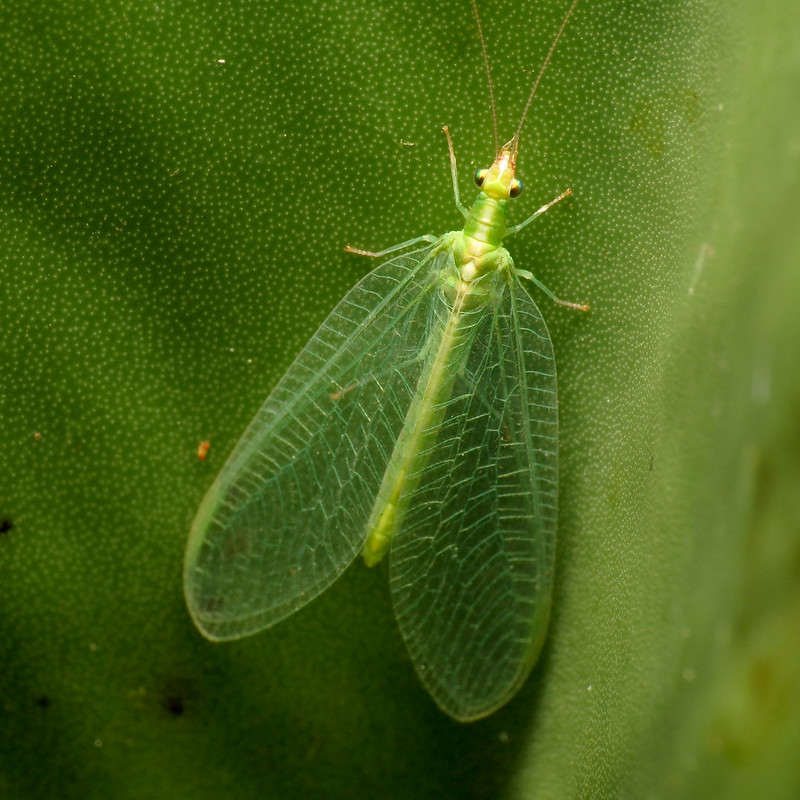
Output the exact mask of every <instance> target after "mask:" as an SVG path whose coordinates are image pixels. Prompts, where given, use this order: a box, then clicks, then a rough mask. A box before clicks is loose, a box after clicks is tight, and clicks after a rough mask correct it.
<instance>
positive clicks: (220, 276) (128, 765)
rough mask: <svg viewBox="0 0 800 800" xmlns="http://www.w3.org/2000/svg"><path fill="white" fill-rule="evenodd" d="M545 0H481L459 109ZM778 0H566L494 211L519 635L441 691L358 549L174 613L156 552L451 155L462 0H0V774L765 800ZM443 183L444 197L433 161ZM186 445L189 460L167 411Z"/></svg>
mask: <svg viewBox="0 0 800 800" xmlns="http://www.w3.org/2000/svg"><path fill="white" fill-rule="evenodd" d="M565 5H566V4H565V3H561V2H554V0H547V1H546V2H545V0H541V1H540V2H537V3H530V2H516V1H515V0H502V1H501V0H486V2H485V3H483V4H482V9H483V16H484V26H485V33H486V38H487V44H488V47H489V51H490V56H491V58H492V61H493V65H494V68H495V80H496V84H497V89H498V106H499V117H500V132H501V136H503V135H505V134H506V133H508V134H509V135H510V133H511V132H512V130H513V126H514V123H515V121H516V118H517V115H518V114H519V112H520V109H521V106H522V104H523V102H524V98H525V95H526V92H527V87H528V86H529V82H530V80H531V76H532V73H533V72H534V71H535V69H536V68H537V67H538V65H539V63H540V62H541V58H542V57H543V55H544V53H545V52H546V50H547V47H548V45H549V43H550V40H551V39H552V36H553V34H554V32H555V30H556V28H557V25H558V20H559V19H560V17H561V15H562V14H563V12H564V11H565ZM799 23H800V12H798V10H797V8H796V5H794V4H792V3H790V2H788V0H769V2H767V3H760V4H748V3H734V4H727V3H721V2H715V1H714V0H685V1H684V2H674V3H663V2H647V1H646V0H641V2H620V1H619V0H586V1H585V2H582V3H581V4H580V5H579V7H578V11H577V13H576V15H575V18H574V20H573V21H572V23H571V25H570V28H569V29H568V31H567V34H566V35H565V38H564V41H563V43H562V45H561V46H560V47H559V50H558V52H557V54H556V57H555V58H554V61H553V64H552V66H551V69H550V71H549V72H548V74H547V76H546V78H545V81H544V82H543V84H542V87H541V92H540V94H539V96H538V97H537V100H536V101H535V103H534V107H533V113H532V117H531V120H530V123H529V126H528V127H527V129H526V132H525V134H524V136H523V140H522V145H521V148H522V155H521V158H520V164H519V173H520V176H521V177H522V179H523V180H524V181H525V184H526V191H525V193H524V194H523V196H522V198H521V199H520V201H518V202H519V203H520V209H522V210H521V211H520V212H519V213H520V215H521V214H522V213H524V212H525V211H528V212H529V211H530V210H532V209H533V208H535V207H536V206H537V205H539V204H541V203H543V202H546V201H547V200H549V199H551V198H552V197H553V196H555V195H556V194H558V192H559V191H561V190H562V189H563V188H564V187H566V186H570V187H571V188H572V189H573V190H574V192H575V197H574V198H573V200H572V201H571V203H570V205H567V204H562V206H563V207H557V208H555V209H553V211H551V212H550V213H548V214H547V215H546V217H544V218H542V219H541V220H539V221H537V223H536V224H535V225H533V226H531V227H530V228H529V229H527V230H526V231H525V233H524V234H523V235H520V236H519V237H517V238H516V240H515V241H513V243H512V245H511V246H512V248H513V252H514V255H515V258H516V260H517V263H518V265H519V266H520V267H521V268H523V269H531V270H533V271H534V272H535V273H536V274H537V275H538V276H539V277H540V278H541V279H542V280H543V281H545V282H546V283H547V284H548V285H549V286H550V287H551V288H552V289H553V290H555V291H556V292H557V293H559V294H560V295H561V296H563V297H567V298H570V299H573V300H579V301H589V302H591V304H592V311H591V312H590V313H589V314H587V315H579V314H575V313H572V312H568V311H566V310H564V309H561V308H557V307H554V306H552V305H551V304H549V303H548V302H547V301H546V299H545V298H537V301H538V302H539V304H540V306H541V307H542V310H543V312H544V315H545V317H546V319H547V320H548V324H549V326H550V330H551V333H552V336H553V341H554V345H555V348H556V356H557V359H558V364H559V380H560V391H561V426H562V431H561V433H562V442H561V460H562V466H561V481H562V490H561V509H562V510H561V521H560V534H559V551H558V568H557V575H556V594H555V610H554V618H553V622H552V625H551V631H550V637H549V640H548V644H547V646H546V649H545V652H544V654H543V658H542V660H541V662H540V664H539V666H538V667H537V668H536V670H535V671H534V673H533V675H532V676H531V679H530V680H529V682H528V684H527V685H526V687H525V688H524V689H523V691H522V692H521V693H520V694H519V695H518V697H517V698H515V700H514V701H513V702H512V703H511V704H510V705H509V706H507V707H506V708H505V709H503V710H501V711H500V712H498V713H497V714H495V715H494V716H492V717H490V718H489V719H487V720H485V721H483V722H480V723H476V724H474V725H458V724H457V723H454V722H452V721H451V720H449V719H448V718H446V717H445V716H444V715H442V714H441V713H440V712H439V711H438V710H437V709H436V707H435V706H434V705H433V703H432V702H431V700H430V698H429V697H428V696H427V695H426V693H425V692H424V690H423V689H422V688H421V687H420V686H419V684H418V682H417V680H416V678H415V676H414V672H413V669H412V667H411V665H410V664H409V663H408V661H407V657H406V655H405V650H404V647H403V644H402V641H401V639H400V637H399V634H398V632H397V629H396V626H395V624H394V619H393V614H392V609H391V603H390V600H389V596H388V586H387V577H386V574H385V570H384V569H381V568H378V569H376V570H367V569H366V568H364V567H363V566H362V565H360V564H357V565H355V566H354V567H353V568H352V569H350V570H349V571H348V572H347V573H346V575H345V576H344V578H343V579H342V580H341V581H340V582H339V583H338V584H337V585H336V586H334V587H333V589H331V590H330V591H329V592H327V593H326V594H325V595H323V596H322V597H321V598H319V600H317V601H315V602H314V603H313V604H312V605H311V606H309V607H308V608H307V609H305V610H303V611H302V612H301V613H299V614H297V615H296V616H295V617H293V618H291V619H290V620H287V621H286V622H285V623H283V624H282V625H280V626H278V627H276V628H275V629H273V630H271V631H269V632H267V633H264V634H262V635H259V636H256V637H252V638H250V639H247V640H244V641H241V642H237V643H232V644H225V645H214V644H211V643H209V642H207V641H205V640H203V639H202V638H201V637H200V635H199V634H198V633H197V631H196V630H195V629H194V628H193V627H192V625H191V622H190V620H189V618H188V615H187V612H186V609H185V606H184V601H183V596H182V585H181V568H182V557H183V548H184V544H185V539H186V534H187V532H188V527H189V524H190V522H191V519H192V516H193V514H194V512H195V510H196V508H197V505H198V503H199V501H200V499H201V498H202V496H203V493H204V491H205V489H206V488H207V487H208V485H209V484H210V482H211V480H212V479H213V477H214V475H215V474H216V471H217V470H218V469H219V467H220V466H221V465H222V463H223V461H224V459H225V457H226V455H227V454H228V452H230V449H231V448H232V446H233V445H234V444H235V442H236V439H237V438H238V436H239V435H240V434H241V432H242V431H243V429H244V427H245V425H246V424H247V422H248V421H249V419H250V417H251V416H252V415H253V413H254V412H255V411H256V410H257V408H258V407H259V405H260V404H261V402H262V401H263V399H264V398H265V397H266V395H267V393H268V392H269V390H270V388H271V387H272V386H273V385H274V383H275V382H276V380H277V379H278V378H279V377H280V375H281V373H282V372H283V370H284V369H285V368H286V366H287V365H288V364H289V363H290V362H291V360H292V358H293V357H294V355H295V354H296V352H297V351H298V350H299V349H300V348H301V347H302V345H303V343H304V342H305V341H306V339H307V338H308V337H309V336H310V334H311V333H312V332H313V330H314V329H315V328H316V326H317V325H318V324H319V323H320V322H321V321H322V319H323V318H324V316H325V315H326V313H327V312H328V311H329V310H330V308H331V307H332V306H333V305H334V304H335V303H336V301H337V300H338V299H339V298H341V297H342V295H343V294H344V293H345V292H346V291H347V289H348V288H349V287H350V286H351V285H352V284H353V283H354V282H355V281H356V280H357V279H358V278H359V277H360V276H361V275H362V274H363V273H364V272H365V271H366V270H367V269H368V268H369V267H370V265H369V264H365V263H364V261H363V260H361V259H359V258H357V257H355V256H352V255H348V254H346V253H345V252H344V246H345V244H347V243H348V242H349V243H353V244H356V245H358V246H361V247H367V248H379V247H383V246H386V245H389V244H392V243H394V242H397V241H402V240H404V239H407V238H409V237H411V236H414V235H418V234H420V233H426V232H430V233H441V232H443V231H445V230H447V229H449V228H452V227H455V226H456V225H458V224H459V216H458V214H457V212H456V210H455V208H454V206H453V203H452V197H451V192H450V187H449V174H448V169H447V158H446V148H445V144H444V141H443V137H442V135H441V133H440V132H439V128H440V127H441V126H442V125H443V124H445V123H447V124H449V125H450V126H451V129H452V131H453V135H454V138H455V141H456V147H457V152H458V156H459V161H460V164H461V166H462V192H464V193H465V194H466V193H467V192H468V191H469V190H468V186H469V183H468V181H469V177H470V175H471V173H472V171H473V170H474V169H475V168H476V167H477V166H484V165H485V163H486V162H487V160H489V159H490V158H491V155H492V152H491V150H492V144H491V127H490V118H489V113H488V107H487V101H486V88H485V81H484V77H483V74H482V64H481V59H480V49H479V45H478V42H477V39H476V36H475V32H474V27H473V23H472V20H471V18H470V9H469V4H468V2H466V0H464V2H461V0H459V2H453V0H449V2H439V0H436V1H435V2H433V3H421V2H412V3H397V2H393V0H390V1H388V2H364V1H363V0H362V1H361V2H355V1H354V0H335V1H332V2H302V1H301V2H297V3H292V4H286V3H278V2H273V1H272V0H269V1H268V2H262V3H242V2H229V1H228V0H221V2H216V3H204V2H200V3H187V2H182V1H181V2H178V3H172V4H165V3H138V4H135V3H122V2H118V1H117V0H106V1H105V2H102V1H101V2H96V3H92V2H73V3H55V2H32V0H28V2H25V0H22V2H19V3H16V4H5V5H4V6H3V7H2V9H0V42H2V44H3V53H4V56H3V61H2V65H0V90H1V94H0V96H1V97H2V115H0V197H1V198H2V202H0V309H1V311H2V316H1V317H0V522H1V523H2V524H0V726H1V728H2V736H0V796H2V797H8V798H10V799H11V800H17V799H18V798H19V800H23V799H25V798H54V797H57V798H64V799H65V800H68V799H69V798H80V799H81V800H87V798H110V797H113V798H143V797H170V798H183V797H186V798H193V799H197V798H206V797H207V798H236V799H237V800H238V799H239V798H243V799H245V800H246V798H251V797H253V798H256V797H258V798H282V799H284V798H309V797H313V798H352V797H359V798H409V797H413V798H415V799H419V798H493V799H494V798H501V797H509V798H510V797H513V798H537V799H538V798H554V799H555V798H558V799H559V800H563V799H564V798H573V797H575V798H579V797H592V798H642V797H658V798H681V799H684V798H693V797H697V798H708V797H726V798H764V797H769V798H771V799H774V798H794V797H796V796H797V791H798V784H799V783H800V776H798V769H797V759H796V753H797V750H798V746H800V708H799V703H798V689H799V688H800V687H798V683H799V682H800V679H798V675H800V634H798V626H797V625H796V620H797V617H798V613H800V593H799V592H798V580H797V579H798V563H800V558H798V554H799V551H800V547H799V546H798V543H799V542H800V536H799V535H798V534H800V522H798V520H799V519H800V514H798V511H800V501H798V494H797V485H798V482H799V481H800V428H799V427H798V422H797V419H798V413H797V411H798V398H799V397H800V373H798V371H797V367H796V365H797V364H798V363H800V323H798V315H797V311H796V304H797V298H798V297H800V269H798V266H799V265H800V234H798V226H797V224H796V220H797V218H798V215H799V214H800V168H799V165H800V133H798V131H800V110H798V104H797V102H796V87H797V85H798V81H799V80H800V45H798V43H797V35H796V31H797V30H798V24H799ZM467 196H469V195H468V194H467ZM203 441H208V442H209V443H210V449H209V452H208V454H207V457H206V458H205V460H203V461H201V460H200V459H199V458H198V455H197V448H198V445H199V444H200V443H201V442H203Z"/></svg>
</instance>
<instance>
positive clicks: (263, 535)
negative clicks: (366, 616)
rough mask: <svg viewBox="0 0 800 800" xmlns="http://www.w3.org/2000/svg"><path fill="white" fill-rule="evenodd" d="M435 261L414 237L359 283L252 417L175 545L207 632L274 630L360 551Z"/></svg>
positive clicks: (416, 364)
mask: <svg viewBox="0 0 800 800" xmlns="http://www.w3.org/2000/svg"><path fill="white" fill-rule="evenodd" d="M434 246H435V245H434ZM445 258H450V259H451V260H452V256H451V255H450V254H449V253H445V254H441V253H439V254H436V253H433V248H432V247H431V246H426V247H425V248H424V249H421V250H419V251H416V252H412V253H406V254H404V255H401V256H399V257H397V258H394V259H392V260H391V261H389V262H386V263H384V264H381V265H380V266H378V267H377V268H376V269H375V270H374V271H373V272H371V273H370V274H369V275H367V276H366V277H365V278H364V279H363V280H361V281H360V282H359V283H358V284H357V285H356V286H355V287H354V288H353V289H352V290H351V291H350V292H348V294H347V295H346V296H345V297H344V299H343V300H342V301H341V302H340V303H339V304H338V305H337V306H336V308H335V309H334V310H333V311H332V312H331V314H330V316H329V317H328V318H327V319H326V320H325V322H324V323H323V324H322V326H321V327H320V329H319V330H318V331H317V332H316V333H315V334H314V336H313V337H312V338H311V340H310V341H309V342H308V344H307V345H306V347H305V349H304V350H303V351H302V352H301V353H300V355H299V356H298V357H297V359H296V360H295V362H294V363H293V364H292V365H291V367H289V369H288V370H287V372H286V374H285V375H284V376H283V378H281V380H280V382H279V383H278V384H277V386H276V387H275V389H274V390H273V391H272V393H271V394H270V396H269V397H268V398H267V400H266V401H265V403H264V405H263V406H262V408H261V410H260V411H259V412H258V414H257V415H256V417H255V419H254V420H253V421H252V422H251V423H250V426H249V427H248V428H247V430H246V432H245V434H244V435H243V436H242V439H241V440H240V441H239V443H238V445H237V446H236V448H235V449H234V451H233V453H232V454H231V456H230V458H229V459H228V462H227V463H226V465H225V466H224V467H223V469H222V471H221V472H220V474H219V476H218V477H217V479H216V481H215V482H214V484H213V485H212V487H211V489H210V490H209V492H208V494H207V495H206V498H205V499H204V501H203V503H202V505H201V507H200V509H199V511H198V513H197V516H196V518H195V520H194V523H193V525H192V530H191V533H190V536H189V541H188V544H187V549H186V562H185V569H184V588H185V592H186V600H187V605H188V606H189V610H190V612H191V614H192V616H193V617H194V620H195V622H196V623H197V626H198V627H199V628H200V630H201V631H202V632H203V633H204V634H205V635H206V636H208V637H209V638H212V639H235V638H239V637H242V636H246V635H248V634H251V633H255V632H256V631H258V630H261V629H263V628H266V627H268V626H270V625H273V624H274V623H276V622H278V621H279V620H281V619H283V618H284V617H286V616H288V615H289V614H291V613H293V612H294V611H296V610H297V609H299V608H300V607H302V606H303V605H305V604H306V603H307V602H309V601H310V600H312V599H313V598H314V597H316V596H317V595H318V594H319V593H320V592H322V591H323V590H324V589H325V588H327V587H328V586H329V585H330V584H331V583H332V582H333V581H334V580H336V578H337V577H338V576H339V575H340V574H341V573H342V572H343V571H344V570H345V569H346V567H347V566H348V565H349V564H350V563H351V561H352V560H353V559H354V558H355V556H356V555H357V554H358V553H359V551H360V550H361V548H362V546H363V544H364V540H365V537H366V527H367V520H368V518H369V514H370V511H371V509H372V506H373V503H374V501H375V495H376V493H377V491H378V488H379V486H380V483H381V479H382V477H383V473H384V471H385V469H386V464H387V461H388V458H389V456H390V455H391V453H392V448H393V445H394V442H395V440H396V438H397V435H398V432H399V431H400V429H401V428H402V426H403V419H404V417H405V413H406V411H407V408H408V404H409V401H410V398H411V395H412V394H413V392H414V388H415V386H416V383H417V380H418V377H419V373H420V358H419V355H420V353H419V351H420V347H421V345H422V343H423V342H424V341H425V331H426V329H427V325H428V319H427V317H428V315H429V308H430V302H429V298H430V296H431V295H432V294H433V293H432V292H430V291H429V288H430V286H431V283H432V280H433V277H432V276H435V275H436V274H437V273H438V270H439V269H440V268H441V264H442V260H443V259H445Z"/></svg>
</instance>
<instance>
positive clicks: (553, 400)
mask: <svg viewBox="0 0 800 800" xmlns="http://www.w3.org/2000/svg"><path fill="white" fill-rule="evenodd" d="M497 280H498V282H499V281H501V280H503V278H502V276H501V275H498V276H497ZM557 430H558V411H557V397H556V373H555V362H554V358H553V348H552V344H551V341H550V335H549V333H548V331H547V326H546V325H545V322H544V320H543V319H542V316H541V314H540V313H539V309H538V308H537V307H536V305H535V303H534V302H533V300H531V298H530V297H529V295H528V294H527V292H526V291H525V289H524V288H523V287H522V286H521V285H520V284H519V283H518V281H516V280H513V281H512V282H511V283H510V284H509V285H507V286H505V287H503V288H502V297H501V298H500V299H498V300H497V301H496V302H495V303H494V307H492V306H491V305H490V306H487V307H486V308H485V310H484V314H483V318H482V320H481V322H480V323H479V327H478V331H477V334H476V339H475V342H474V345H473V347H472V350H471V353H470V356H469V359H468V361H467V367H466V370H465V372H464V375H463V377H462V379H461V380H459V381H458V383H457V386H456V391H454V393H453V395H452V397H451V398H450V400H449V401H448V404H447V409H446V412H445V416H444V421H443V423H442V427H441V431H440V433H439V435H438V437H437V440H436V444H435V445H434V446H433V448H432V451H431V456H430V459H429V460H428V462H427V465H426V467H425V468H424V473H423V475H422V477H421V479H420V481H419V485H418V488H417V490H416V493H415V494H414V496H413V497H412V499H411V502H410V505H409V510H408V514H407V516H406V519H405V523H404V525H403V526H402V529H401V531H400V532H399V533H398V534H397V537H396V540H395V542H394V544H393V547H392V551H391V588H392V598H393V602H394V607H395V613H396V616H397V620H398V623H399V625H400V629H401V631H402V634H403V637H404V638H405V641H406V645H407V647H408V651H409V654H410V656H411V659H412V661H413V663H414V667H415V669H416V671H417V673H418V675H419V677H420V679H421V680H422V682H423V684H424V685H425V686H426V688H427V689H428V691H429V692H430V693H431V695H432V696H433V698H434V699H435V701H436V702H437V704H438V705H439V706H440V707H441V708H442V709H443V710H444V711H446V712H447V713H448V714H450V715H451V716H453V717H455V718H456V719H459V720H471V719H478V718H480V717H483V716H486V715H488V714H491V713H492V712H493V711H495V710H496V709H498V708H499V707H500V706H502V705H503V704H504V703H505V702H507V701H508V700H509V699H510V698H511V697H512V696H513V695H514V693H515V692H516V691H517V689H518V688H519V687H520V686H521V684H522V683H523V681H524V680H525V678H526V677H527V676H528V674H529V672H530V670H531V668H532V666H533V664H534V663H535V660H536V657H537V656H538V653H539V650H540V648H541V644H542V640H543V638H544V634H545V631H546V628H547V621H548V616H549V611H550V594H551V585H552V576H553V566H554V554H555V531H556V516H557V494H558V486H557V480H558V434H557Z"/></svg>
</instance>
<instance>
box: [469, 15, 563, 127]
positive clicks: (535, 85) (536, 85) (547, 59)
mask: <svg viewBox="0 0 800 800" xmlns="http://www.w3.org/2000/svg"><path fill="white" fill-rule="evenodd" d="M472 4H473V6H474V5H475V0H472ZM577 5H578V0H572V5H571V6H570V7H569V11H567V15H566V16H565V17H564V21H563V22H562V23H561V27H560V28H559V29H558V33H557V34H556V38H555V39H553V44H551V45H550V50H549V51H548V53H547V56H546V57H545V59H544V63H543V64H542V68H541V69H540V70H539V74H538V75H537V76H536V80H535V81H534V82H533V88H532V89H531V93H530V94H529V95H528V102H527V103H526V104H525V110H524V111H523V112H522V118H521V119H520V121H519V125H518V126H517V132H516V133H515V134H514V138H513V139H512V140H511V141H512V142H517V141H519V135H520V133H521V132H522V126H523V125H524V124H525V118H526V117H527V116H528V109H529V108H530V107H531V103H532V102H533V96H534V95H535V94H536V90H537V89H538V88H539V81H541V80H542V75H544V71H545V70H546V69H547V65H548V64H549V63H550V59H551V58H552V56H553V51H554V50H555V49H556V45H557V44H558V40H559V39H560V38H561V34H562V33H564V28H566V27H567V23H568V22H569V18H570V17H571V16H572V12H573V11H574V10H575V6H577ZM475 13H476V14H477V13H478V11H477V9H475ZM478 24H479V25H480V23H478ZM481 41H483V39H481ZM485 54H486V48H485V47H484V55H485ZM486 68H487V69H488V68H489V62H488V61H487V62H486ZM490 86H491V81H490ZM492 103H494V100H492Z"/></svg>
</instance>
